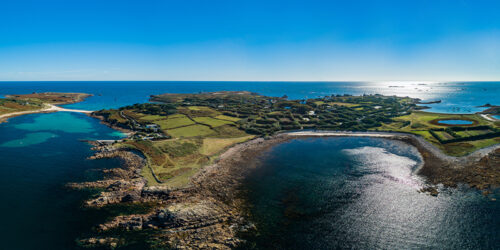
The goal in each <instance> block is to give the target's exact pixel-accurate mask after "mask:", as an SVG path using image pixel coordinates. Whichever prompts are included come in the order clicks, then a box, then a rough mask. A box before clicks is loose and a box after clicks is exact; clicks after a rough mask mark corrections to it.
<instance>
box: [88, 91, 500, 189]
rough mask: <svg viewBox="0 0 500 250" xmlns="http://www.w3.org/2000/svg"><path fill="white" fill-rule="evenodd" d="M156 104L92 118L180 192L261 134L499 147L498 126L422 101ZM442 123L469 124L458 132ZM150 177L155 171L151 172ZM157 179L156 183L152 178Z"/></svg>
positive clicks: (192, 98) (227, 99) (455, 149)
mask: <svg viewBox="0 0 500 250" xmlns="http://www.w3.org/2000/svg"><path fill="white" fill-rule="evenodd" d="M151 100H152V101H155V103H145V104H135V105H131V106H127V107H123V108H120V109H118V110H101V111H98V112H95V115H99V116H102V117H103V118H104V120H105V121H106V122H108V123H111V124H113V125H115V126H119V127H123V128H127V129H130V130H132V131H135V132H136V133H135V135H134V137H132V138H131V139H129V140H126V141H125V142H122V143H121V144H122V146H123V145H126V146H129V147H133V148H135V149H137V150H140V151H141V152H143V153H144V154H145V155H146V157H147V159H148V162H149V163H150V168H148V169H149V170H146V171H144V173H143V174H144V175H145V176H146V178H147V179H148V180H149V181H150V184H152V185H155V184H162V185H169V186H182V185H186V184H188V182H189V178H190V177H191V176H192V175H193V174H194V173H196V172H197V170H198V169H199V168H200V167H201V166H203V165H205V164H209V163H211V162H212V161H213V160H214V159H215V157H216V156H217V155H218V154H220V153H221V152H222V151H224V149H226V148H228V147H231V146H233V145H234V144H236V143H241V142H244V141H247V140H250V139H251V138H254V137H256V136H267V135H272V134H274V133H277V132H281V131H287V130H306V129H315V130H343V131H345V130H351V131H367V130H381V131H398V132H405V133H413V134H417V135H420V136H422V137H424V138H425V139H426V140H428V141H430V142H431V143H433V144H435V145H436V146H438V147H439V148H441V149H442V150H443V151H444V152H446V153H448V154H450V155H461V154H465V153H468V152H472V151H474V150H476V149H478V148H481V147H486V146H489V145H493V144H495V143H499V137H498V136H499V134H498V132H499V131H498V127H497V126H496V125H495V124H494V122H491V121H488V120H486V119H483V118H482V117H481V116H480V115H476V114H472V115H446V114H437V113H428V112H422V111H418V110H419V109H421V107H419V106H417V105H416V104H417V103H418V101H419V100H417V99H412V98H408V97H404V98H402V97H395V96H382V95H363V96H350V95H331V96H325V97H321V98H314V99H307V100H288V98H287V97H286V96H284V97H268V96H261V95H258V94H255V93H251V92H246V91H240V92H226V91H223V92H212V93H200V94H163V95H157V96H152V97H151ZM443 119H448V120H452V119H457V120H469V121H472V125H464V126H455V125H442V124H439V123H437V121H439V120H443ZM148 171H150V172H148ZM153 177H154V178H153Z"/></svg>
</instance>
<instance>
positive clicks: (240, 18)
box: [0, 0, 500, 81]
mask: <svg viewBox="0 0 500 250" xmlns="http://www.w3.org/2000/svg"><path fill="white" fill-rule="evenodd" d="M499 10H500V1H481V0H475V1H467V0H462V1H460V0H455V1H440V0H429V1H426V0H419V1H414V0H412V1H410V0H408V1H405V0H399V1H355V0H352V1H311V0H308V1H290V0H288V1H271V0H268V1H256V0H254V1H237V0H230V1H217V0H212V1H208V0H202V1H190V0H178V1H166V0H164V1H148V0H142V1H126V0H120V1H111V0H110V1H105V0H98V1H94V0H71V1H68V0H61V1H54V0H44V1H39V0H35V1H25V0H15V1H2V2H1V3H0V80H250V81H252V80H259V81H267V80H270V81H276V80H295V81H342V80H361V81H379V80H428V81H444V80H500V16H499V15H498V11H499Z"/></svg>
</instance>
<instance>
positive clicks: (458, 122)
mask: <svg viewBox="0 0 500 250" xmlns="http://www.w3.org/2000/svg"><path fill="white" fill-rule="evenodd" d="M438 123H440V124H447V125H470V124H472V123H473V122H472V121H467V120H441V121H438Z"/></svg>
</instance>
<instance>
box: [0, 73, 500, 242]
mask: <svg viewBox="0 0 500 250" xmlns="http://www.w3.org/2000/svg"><path fill="white" fill-rule="evenodd" d="M392 85H394V84H393V83H390V84H374V83H352V82H334V83H331V82H308V83H297V82H272V83H266V82H258V83H249V82H236V83H231V82H120V83H119V82H112V83H109V82H16V83H12V82H0V96H2V95H6V94H16V93H32V92H34V91H36V92H42V91H60V92H86V93H92V94H94V96H93V97H91V98H89V99H88V100H86V101H85V102H81V103H76V104H71V105H66V106H67V107H69V108H78V109H87V110H97V109H103V108H117V107H120V106H123V105H129V104H133V103H139V102H145V101H147V100H148V97H149V95H150V94H161V93H165V92H174V93H197V92H200V91H217V90H249V91H254V92H258V93H261V94H265V95H272V96H282V95H284V94H286V95H288V96H289V97H290V98H293V99H295V98H306V97H316V96H323V95H330V94H344V93H347V94H363V93H380V94H386V95H393V94H394V95H399V96H412V97H418V98H421V99H423V100H426V101H433V100H442V103H440V104H431V105H428V106H432V107H433V108H432V109H431V111H436V112H450V113H466V112H475V111H479V110H482V108H477V107H476V106H478V105H483V104H485V103H490V104H492V105H495V104H498V103H500V100H499V95H498V93H499V92H500V84H499V83H491V82H485V83H436V84H428V85H419V84H409V85H405V86H403V87H391V86H392ZM121 136H122V134H121V133H120V132H118V131H115V130H112V129H110V128H108V127H106V126H104V125H102V124H100V123H99V121H97V120H96V119H93V118H90V117H88V116H86V115H83V114H77V113H66V112H59V113H50V114H31V115H25V116H20V117H15V118H12V119H9V121H8V122H7V123H2V124H0V163H1V164H0V171H1V173H2V174H1V175H0V197H1V198H2V199H3V200H2V204H3V206H1V208H0V212H1V213H0V214H1V215H0V216H1V218H0V219H1V221H2V227H1V229H0V230H1V232H0V240H1V241H2V245H1V248H2V249H73V248H75V247H76V246H75V241H74V240H75V239H76V238H78V237H80V236H82V235H85V234H87V233H88V232H89V231H91V228H92V226H95V225H96V224H97V223H100V222H103V221H105V220H106V218H107V217H108V216H109V215H110V214H109V213H108V212H105V211H94V210H88V209H82V208H81V202H82V200H83V199H84V198H85V197H87V196H88V195H90V194H89V193H87V192H76V191H71V190H68V189H65V188H64V185H65V184H66V183H68V182H72V181H84V180H92V179H95V178H98V177H99V176H100V175H99V174H98V171H95V170H96V169H100V168H109V167H116V166H118V162H117V161H115V160H99V161H88V160H85V159H86V158H87V157H88V156H90V155H91V154H92V152H91V151H90V146H89V145H87V144H85V143H83V142H81V141H79V140H82V139H117V138H120V137H121ZM394 143H396V142H391V141H385V140H375V139H373V140H372V139H366V138H351V139H338V140H331V141H330V140H326V139H322V140H311V141H307V140H306V141H300V142H299V141H297V142H295V141H294V142H293V143H290V144H285V145H283V146H279V147H277V148H276V149H275V151H274V153H275V154H274V153H273V155H275V157H272V158H266V159H267V160H266V165H265V168H262V169H265V170H261V171H258V172H256V173H255V175H254V176H257V177H255V178H254V179H250V180H249V186H248V187H249V188H248V189H247V190H248V195H249V198H250V201H252V203H253V204H255V211H253V214H254V215H255V217H256V218H261V219H259V221H258V224H259V225H260V226H259V227H260V228H262V230H263V231H262V232H263V233H262V234H261V236H259V237H254V236H252V237H250V236H249V237H250V238H249V239H250V243H251V244H257V246H262V247H269V248H273V247H274V246H276V247H278V248H279V247H280V246H285V247H290V246H291V243H293V244H296V245H297V246H298V247H299V246H304V247H309V246H312V247H317V248H329V247H332V248H337V247H348V248H350V247H353V246H354V244H355V242H356V241H359V242H360V245H359V247H358V248H405V247H403V246H404V244H405V243H406V244H409V245H410V246H412V247H414V248H420V247H432V248H434V247H435V248H474V247H475V246H481V247H479V248H498V247H496V246H498V241H494V240H492V239H495V238H498V237H493V236H495V234H496V235H498V228H499V226H498V225H500V222H499V221H498V216H494V215H498V213H499V211H500V210H499V207H498V202H496V203H495V202H489V201H487V200H485V199H484V198H483V197H482V196H481V195H478V194H477V193H476V192H471V191H467V190H462V191H450V192H448V193H446V194H444V195H440V196H439V197H438V198H433V197H430V196H427V195H422V194H419V193H417V192H416V191H415V190H416V189H417V188H418V187H419V186H420V184H421V180H420V179H419V178H417V177H415V176H414V175H413V174H412V171H413V170H414V169H415V167H416V166H417V165H418V163H419V161H420V160H419V157H418V156H417V153H416V152H415V151H414V150H413V149H411V148H408V147H405V146H404V145H400V144H394ZM290 150H291V151H290ZM370 157H371V158H370ZM367 163H370V164H371V165H370V164H367ZM385 170H387V171H385ZM252 180H253V182H252ZM259 180H262V181H259ZM252 183H253V184H252ZM252 193H253V194H259V195H252ZM283 204H290V205H286V206H285V207H286V208H287V209H286V211H287V212H286V213H285V214H287V215H289V216H290V217H289V218H288V217H286V216H285V217H283V214H284V213H283V211H284V210H283V206H284V205H283ZM347 208H349V209H347ZM297 209H298V210H297ZM302 210H304V211H302ZM266 211H268V212H269V213H266ZM458 214H461V215H463V219H462V220H459V219H458V218H457V216H458ZM431 215H432V216H431ZM309 222H310V223H309ZM261 223H263V224H261ZM266 223H268V224H266ZM413 224H415V226H412V225H413ZM495 225H496V226H495ZM363 226H366V230H365V229H363ZM378 228H381V229H378ZM323 232H331V233H330V234H325V233H323ZM464 232H466V233H468V234H470V236H468V237H463V238H464V239H460V237H462V236H463V235H465V233H464ZM432 234H436V235H437V236H432ZM438 236H439V237H442V238H440V239H437V238H436V237H438ZM275 237H276V238H275ZM281 238H283V239H284V240H280V239H281ZM345 239H348V240H345ZM299 240H300V242H298V241H299ZM427 240H429V243H426V241H427ZM267 241H269V244H271V243H272V244H271V245H269V244H266V242H267ZM287 242H289V243H287ZM452 242H456V243H452ZM340 244H344V245H340ZM495 244H496V245H495ZM298 247H297V248H298Z"/></svg>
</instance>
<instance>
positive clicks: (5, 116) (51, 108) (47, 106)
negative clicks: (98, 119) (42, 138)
mask: <svg viewBox="0 0 500 250" xmlns="http://www.w3.org/2000/svg"><path fill="white" fill-rule="evenodd" d="M44 105H45V107H44V108H42V109H37V110H28V111H20V112H13V113H8V114H3V115H0V122H4V121H6V120H7V119H8V118H12V117H16V116H20V115H27V114H36V113H52V112H75V113H83V114H90V113H92V112H93V111H89V110H79V109H67V108H61V107H59V106H56V105H53V104H44Z"/></svg>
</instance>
